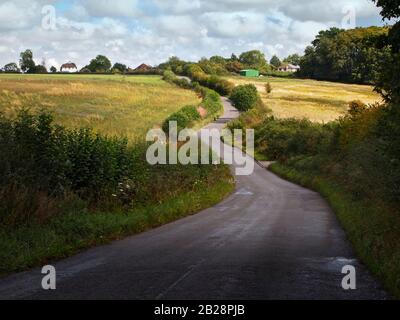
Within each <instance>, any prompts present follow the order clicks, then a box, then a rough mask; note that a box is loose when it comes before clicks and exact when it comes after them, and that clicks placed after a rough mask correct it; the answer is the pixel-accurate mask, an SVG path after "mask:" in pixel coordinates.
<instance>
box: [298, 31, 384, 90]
mask: <svg viewBox="0 0 400 320" xmlns="http://www.w3.org/2000/svg"><path fill="white" fill-rule="evenodd" d="M388 31H389V30H388V28H386V27H369V28H356V29H352V30H341V29H338V28H331V29H330V30H326V31H321V32H320V33H319V34H318V35H317V37H316V39H315V40H314V41H313V42H312V46H310V47H307V49H306V50H305V54H304V56H303V57H302V58H301V60H300V67H301V70H300V75H302V76H304V77H308V78H314V79H320V80H333V81H344V82H355V83H375V82H376V79H377V77H378V74H379V70H380V68H381V65H382V63H383V61H384V60H385V58H386V55H387V50H388V49H387V48H386V47H382V43H384V42H385V39H386V38H387V35H388Z"/></svg>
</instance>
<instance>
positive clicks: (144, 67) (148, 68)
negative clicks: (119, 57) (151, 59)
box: [133, 63, 153, 71]
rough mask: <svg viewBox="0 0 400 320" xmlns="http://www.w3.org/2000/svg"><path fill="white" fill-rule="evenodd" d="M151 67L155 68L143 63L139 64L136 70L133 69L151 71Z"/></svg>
mask: <svg viewBox="0 0 400 320" xmlns="http://www.w3.org/2000/svg"><path fill="white" fill-rule="evenodd" d="M151 69H153V68H152V67H151V66H149V65H147V64H144V63H142V64H141V65H140V66H138V67H137V68H136V69H135V70H133V71H149V70H151Z"/></svg>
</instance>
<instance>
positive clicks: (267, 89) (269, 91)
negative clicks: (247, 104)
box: [265, 82, 272, 94]
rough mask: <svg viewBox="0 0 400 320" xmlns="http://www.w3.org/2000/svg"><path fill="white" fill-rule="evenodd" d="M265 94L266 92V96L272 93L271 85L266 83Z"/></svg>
mask: <svg viewBox="0 0 400 320" xmlns="http://www.w3.org/2000/svg"><path fill="white" fill-rule="evenodd" d="M265 92H266V93H267V94H270V93H271V92H272V86H271V83H269V82H267V83H266V84H265Z"/></svg>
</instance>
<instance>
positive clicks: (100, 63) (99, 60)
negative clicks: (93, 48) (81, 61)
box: [85, 55, 111, 72]
mask: <svg viewBox="0 0 400 320" xmlns="http://www.w3.org/2000/svg"><path fill="white" fill-rule="evenodd" d="M85 68H87V69H89V70H90V71H91V72H107V71H109V70H110V68H111V61H110V60H109V59H108V58H107V57H106V56H102V55H98V56H97V57H96V58H94V59H92V60H91V61H90V63H89V65H88V66H86V67H85Z"/></svg>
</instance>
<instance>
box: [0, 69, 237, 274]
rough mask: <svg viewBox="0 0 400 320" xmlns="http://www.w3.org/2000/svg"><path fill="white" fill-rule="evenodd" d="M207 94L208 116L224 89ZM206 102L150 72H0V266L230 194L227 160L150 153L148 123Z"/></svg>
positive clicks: (101, 238) (49, 256)
mask: <svg viewBox="0 0 400 320" xmlns="http://www.w3.org/2000/svg"><path fill="white" fill-rule="evenodd" d="M114 77H115V78H114ZM210 97H213V99H211V100H212V101H211V102H213V103H207V101H208V100H209V99H210ZM201 98H203V99H204V100H202V101H203V102H202V103H203V105H204V108H205V109H207V110H208V111H210V115H212V114H213V112H214V111H215V112H218V111H220V109H221V107H222V106H221V103H220V99H219V96H218V94H216V93H214V94H211V93H207V94H206V95H202V96H201ZM200 101H201V100H200V97H199V96H197V95H196V93H195V92H194V91H191V90H183V89H181V88H178V87H176V86H175V85H171V84H168V83H166V82H164V81H162V80H161V78H160V77H153V76H146V77H128V78H125V77H122V76H88V77H86V76H82V77H80V76H79V77H78V76H62V75H61V76H58V75H57V76H49V75H47V76H25V75H23V76H21V75H17V76H4V77H0V151H1V152H0V177H1V179H0V274H8V273H11V272H16V271H21V270H25V269H27V268H31V267H34V266H39V265H41V264H43V263H46V262H48V261H53V260H55V259H59V258H63V257H66V256H68V255H71V254H74V253H76V252H78V251H79V250H81V249H84V248H88V247H90V246H94V245H98V244H103V243H107V242H109V241H111V240H113V239H120V238H122V237H124V236H127V235H131V234H135V233H138V232H141V231H144V230H147V229H150V228H153V227H157V226H159V225H162V224H165V223H168V222H170V221H173V220H176V219H178V218H181V217H184V216H186V215H189V214H192V213H195V212H198V211H199V210H201V209H204V208H207V207H209V206H211V205H213V204H215V203H218V202H219V201H221V200H222V199H223V198H224V197H225V196H226V195H228V194H229V193H230V192H231V191H232V190H233V188H234V180H233V178H232V176H231V173H230V170H229V168H228V167H227V166H225V165H216V166H215V165H186V166H185V165H180V164H177V165H154V166H152V165H150V164H149V163H148V162H147V160H146V151H147V148H148V144H147V143H145V142H144V141H142V140H143V138H144V134H145V133H146V131H147V129H150V128H152V127H160V126H161V124H162V123H163V121H164V120H165V119H166V118H167V117H168V116H169V115H171V114H172V113H174V112H176V111H178V110H181V109H182V106H183V105H187V104H188V103H189V104H192V105H198V104H199V103H200ZM27 107H29V111H27V110H26V109H25V108H27ZM21 108H22V109H21ZM214 109H215V110H214ZM38 110H42V111H38ZM43 110H44V111H43ZM47 111H51V114H49V113H48V112H47ZM92 113H93V114H95V115H96V116H90V114H92ZM102 113H104V117H103V118H102V117H100V114H102ZM199 120H200V119H199ZM211 120H212V117H208V118H204V119H203V121H211ZM82 127H89V128H93V130H91V129H87V128H84V129H83V128H82Z"/></svg>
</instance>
